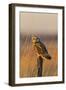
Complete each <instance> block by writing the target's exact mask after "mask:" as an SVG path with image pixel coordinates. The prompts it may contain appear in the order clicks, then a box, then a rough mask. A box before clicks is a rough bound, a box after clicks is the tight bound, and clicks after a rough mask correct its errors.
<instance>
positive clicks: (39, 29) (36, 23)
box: [20, 12, 58, 34]
mask: <svg viewBox="0 0 66 90" xmlns="http://www.w3.org/2000/svg"><path fill="white" fill-rule="evenodd" d="M57 22H58V21H57V14H53V13H52V14H51V13H31V12H29V13H28V12H20V32H21V33H25V34H26V33H30V34H35V33H41V34H42V33H43V34H57Z"/></svg>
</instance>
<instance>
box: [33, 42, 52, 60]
mask: <svg viewBox="0 0 66 90" xmlns="http://www.w3.org/2000/svg"><path fill="white" fill-rule="evenodd" d="M34 47H35V48H36V50H37V53H38V54H39V55H41V56H42V57H45V58H46V59H51V56H50V55H49V54H48V51H47V49H46V47H45V45H44V44H43V43H42V42H37V43H35V45H34Z"/></svg>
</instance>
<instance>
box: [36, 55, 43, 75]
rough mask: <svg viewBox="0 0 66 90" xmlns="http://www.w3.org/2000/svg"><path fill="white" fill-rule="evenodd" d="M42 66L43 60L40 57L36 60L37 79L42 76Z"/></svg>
mask: <svg viewBox="0 0 66 90" xmlns="http://www.w3.org/2000/svg"><path fill="white" fill-rule="evenodd" d="M42 66H43V59H42V58H41V56H39V57H38V59H37V69H38V73H37V74H38V75H37V76H38V77H41V76H42Z"/></svg>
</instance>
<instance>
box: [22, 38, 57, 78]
mask: <svg viewBox="0 0 66 90" xmlns="http://www.w3.org/2000/svg"><path fill="white" fill-rule="evenodd" d="M44 44H45V45H46V46H47V49H48V52H49V54H50V55H51V57H52V59H51V60H47V59H45V60H44V61H43V71H42V76H56V75H57V70H58V61H57V60H58V51H57V45H56V40H55V41H54V40H50V41H46V40H45V41H44ZM20 77H21V78H22V77H37V56H36V54H35V52H34V50H33V48H32V44H31V43H29V42H28V39H26V40H25V41H24V44H23V45H22V48H21V52H20Z"/></svg>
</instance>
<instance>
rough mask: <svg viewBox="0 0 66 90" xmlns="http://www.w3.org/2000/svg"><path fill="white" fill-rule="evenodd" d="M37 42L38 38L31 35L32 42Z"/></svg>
mask: <svg viewBox="0 0 66 90" xmlns="http://www.w3.org/2000/svg"><path fill="white" fill-rule="evenodd" d="M38 42H40V39H39V38H38V37H37V36H35V35H32V43H33V44H35V43H38Z"/></svg>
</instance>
